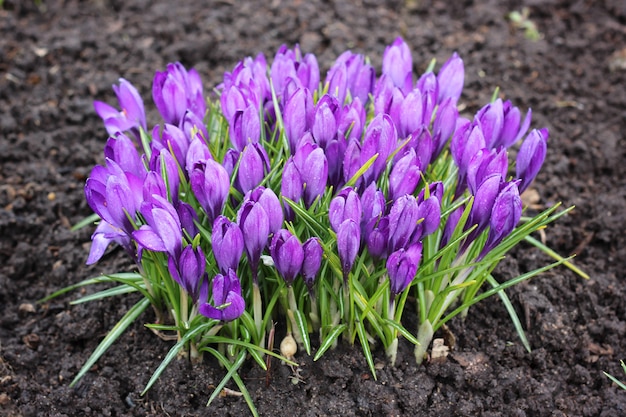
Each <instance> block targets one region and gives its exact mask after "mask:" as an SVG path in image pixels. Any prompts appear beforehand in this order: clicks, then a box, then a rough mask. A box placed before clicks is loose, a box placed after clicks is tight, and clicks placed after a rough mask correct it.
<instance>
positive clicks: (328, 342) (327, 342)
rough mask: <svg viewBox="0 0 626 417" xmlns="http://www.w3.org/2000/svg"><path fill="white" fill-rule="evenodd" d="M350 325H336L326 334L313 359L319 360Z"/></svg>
mask: <svg viewBox="0 0 626 417" xmlns="http://www.w3.org/2000/svg"><path fill="white" fill-rule="evenodd" d="M347 328H348V326H347V325H346V324H340V325H339V326H336V327H334V328H333V329H332V330H331V332H330V333H329V334H328V336H326V338H325V339H324V340H323V341H322V344H321V345H320V348H319V349H318V351H317V353H316V354H315V357H314V358H313V361H316V360H318V359H319V358H321V357H322V355H323V354H324V353H326V351H327V350H328V349H329V348H330V347H331V346H332V345H333V344H334V343H335V342H336V341H337V339H338V338H339V336H340V335H341V333H343V332H344V331H345V330H346V329H347Z"/></svg>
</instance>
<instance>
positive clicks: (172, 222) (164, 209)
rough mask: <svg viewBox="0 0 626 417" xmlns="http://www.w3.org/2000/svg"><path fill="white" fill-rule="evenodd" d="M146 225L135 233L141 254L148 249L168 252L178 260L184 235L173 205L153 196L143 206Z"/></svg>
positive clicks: (134, 236)
mask: <svg viewBox="0 0 626 417" xmlns="http://www.w3.org/2000/svg"><path fill="white" fill-rule="evenodd" d="M141 214H142V215H143V217H144V218H145V219H146V223H147V224H145V225H143V226H141V227H140V228H139V230H135V231H134V232H133V238H134V239H135V240H136V241H137V244H138V246H139V252H140V253H141V250H143V249H148V250H151V251H155V252H167V253H168V254H169V255H170V256H172V257H174V258H176V259H177V258H178V257H179V256H180V253H181V250H182V240H183V233H182V227H181V224H180V218H179V217H178V213H177V212H176V210H175V209H174V207H173V206H172V204H171V203H170V202H169V201H167V200H166V199H164V198H163V197H161V196H158V195H153V196H152V199H151V200H148V201H145V202H144V203H143V204H142V205H141Z"/></svg>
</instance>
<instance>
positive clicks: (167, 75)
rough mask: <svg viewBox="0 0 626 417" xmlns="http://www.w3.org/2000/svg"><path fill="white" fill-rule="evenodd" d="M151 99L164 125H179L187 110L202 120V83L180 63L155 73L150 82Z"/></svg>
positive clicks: (195, 72) (204, 105)
mask: <svg viewBox="0 0 626 417" xmlns="http://www.w3.org/2000/svg"><path fill="white" fill-rule="evenodd" d="M152 98H153V100H154V104H155V105H156V107H157V109H158V110H159V113H161V116H162V117H163V120H165V122H166V123H170V124H173V125H177V126H178V125H179V124H180V122H181V121H182V120H183V117H184V116H185V112H186V111H187V110H190V111H192V112H193V113H195V114H196V116H198V117H199V118H200V119H202V118H204V113H205V112H206V103H205V101H204V97H203V94H202V81H201V80H200V75H199V74H198V72H197V71H196V70H194V69H191V70H189V71H187V70H186V69H185V67H183V65H182V64H181V63H180V62H176V63H173V64H168V65H167V69H166V70H165V71H162V72H161V71H157V72H156V74H155V75H154V79H153V82H152Z"/></svg>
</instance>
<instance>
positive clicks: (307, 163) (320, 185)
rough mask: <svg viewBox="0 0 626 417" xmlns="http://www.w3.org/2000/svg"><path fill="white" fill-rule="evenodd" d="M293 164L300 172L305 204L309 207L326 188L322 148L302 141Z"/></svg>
mask: <svg viewBox="0 0 626 417" xmlns="http://www.w3.org/2000/svg"><path fill="white" fill-rule="evenodd" d="M294 164H295V165H296V167H297V169H298V172H299V173H300V179H301V182H302V186H303V187H304V188H303V197H304V204H305V206H306V207H307V208H308V207H311V205H312V204H313V202H314V201H315V199H316V198H318V197H319V196H321V195H322V194H323V193H324V190H325V189H326V183H327V181H328V160H327V159H326V155H325V154H324V151H323V150H322V148H320V147H318V146H317V145H315V144H311V143H302V144H301V145H300V146H299V147H298V150H297V151H296V154H295V156H294Z"/></svg>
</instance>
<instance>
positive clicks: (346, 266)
mask: <svg viewBox="0 0 626 417" xmlns="http://www.w3.org/2000/svg"><path fill="white" fill-rule="evenodd" d="M360 244H361V229H360V228H359V224H358V223H357V222H355V221H354V220H353V219H351V218H347V219H346V220H344V221H343V222H342V223H341V224H340V225H339V227H338V230H337V252H338V253H339V261H340V262H341V270H342V272H343V279H344V283H346V282H347V279H348V274H349V273H350V270H351V269H352V266H353V265H354V261H355V260H356V256H357V254H358V252H359V247H360Z"/></svg>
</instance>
